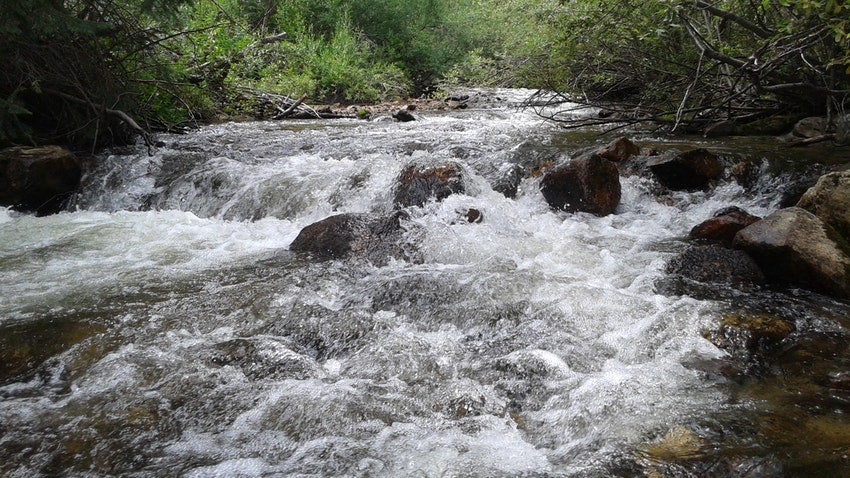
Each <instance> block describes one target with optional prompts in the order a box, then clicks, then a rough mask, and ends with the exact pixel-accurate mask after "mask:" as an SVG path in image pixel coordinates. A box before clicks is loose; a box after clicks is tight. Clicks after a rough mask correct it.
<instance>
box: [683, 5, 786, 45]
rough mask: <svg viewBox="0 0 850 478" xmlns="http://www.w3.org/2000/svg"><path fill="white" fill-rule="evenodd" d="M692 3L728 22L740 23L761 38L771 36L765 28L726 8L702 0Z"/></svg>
mask: <svg viewBox="0 0 850 478" xmlns="http://www.w3.org/2000/svg"><path fill="white" fill-rule="evenodd" d="M694 4H695V5H696V6H697V7H698V8H700V9H702V10H705V11H707V12H709V13H711V14H712V15H714V16H717V17H720V18H723V19H725V20H729V21H730V22H733V23H737V24H738V25H740V26H742V27H744V28H746V29H747V30H749V31H751V32H753V33H755V34H756V35H758V36H760V37H761V38H770V37H771V36H773V35H772V33H771V32H769V31H767V30H765V29H764V28H762V27H760V26H758V25H756V24H755V23H753V22H751V21H749V20H747V19H746V18H743V17H740V16H738V15H736V14H734V13H732V12H729V11H726V10H721V9H719V8H717V7H715V6H714V5H712V4H710V3H708V2H706V1H704V0H694Z"/></svg>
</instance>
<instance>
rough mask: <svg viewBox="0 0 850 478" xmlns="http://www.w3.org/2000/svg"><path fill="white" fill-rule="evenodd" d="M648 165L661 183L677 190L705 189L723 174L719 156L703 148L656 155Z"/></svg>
mask: <svg viewBox="0 0 850 478" xmlns="http://www.w3.org/2000/svg"><path fill="white" fill-rule="evenodd" d="M646 165H647V167H649V170H650V171H652V174H653V175H655V177H656V178H657V179H658V181H659V182H660V183H661V184H663V185H664V186H665V187H667V188H670V189H673V190H677V191H680V190H684V191H694V190H697V189H703V188H705V187H707V186H708V185H709V184H710V183H711V181H713V180H715V179H719V178H720V176H721V175H722V174H723V164H722V163H721V162H720V160H719V159H718V158H717V156H716V155H714V153H711V152H710V151H708V150H706V149H703V148H700V149H693V150H691V151H686V152H684V153H680V154H676V155H673V154H663V155H661V156H656V157H653V158H651V159H650V160H649V161H647V162H646Z"/></svg>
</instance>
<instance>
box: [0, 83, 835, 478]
mask: <svg viewBox="0 0 850 478" xmlns="http://www.w3.org/2000/svg"><path fill="white" fill-rule="evenodd" d="M526 93H528V92H523V91H502V92H496V93H490V94H491V99H493V98H494V97H495V96H496V95H497V94H498V95H499V97H500V101H496V100H494V103H495V104H490V105H488V106H487V107H481V108H470V109H469V110H464V111H455V112H451V113H439V114H437V113H434V114H428V113H423V114H418V115H417V116H418V121H415V122H411V123H397V122H392V121H389V120H388V119H387V118H384V119H381V118H378V119H377V120H373V121H370V122H365V121H358V120H334V121H319V120H316V121H288V122H254V123H239V124H237V123H228V124H222V125H213V126H206V127H203V128H201V129H200V130H198V131H195V132H192V133H190V134H187V135H164V136H161V137H160V138H159V139H160V140H161V141H162V142H163V143H164V146H162V147H159V148H157V149H156V150H155V151H154V152H153V154H152V155H148V154H147V151H146V149H145V148H144V147H142V146H139V147H131V148H124V149H115V150H112V151H109V152H107V153H104V154H102V155H101V156H99V157H97V158H95V160H94V161H93V163H92V165H91V166H90V167H89V168H88V171H87V175H86V177H85V178H84V184H83V187H82V189H81V191H80V192H79V194H78V195H77V196H76V197H75V198H73V201H72V204H71V205H70V207H69V210H68V212H64V213H61V214H58V215H54V216H49V217H41V218H37V217H34V216H30V215H22V214H19V213H15V212H12V211H10V210H5V209H0V288H2V293H1V294H0V328H2V334H3V336H4V338H3V339H2V340H3V341H4V342H3V347H4V348H5V351H4V352H2V354H3V356H2V358H3V361H4V364H3V365H4V367H6V370H5V371H3V372H2V373H3V375H2V376H0V417H2V419H0V475H2V476H9V477H31V476H56V475H62V476H86V477H88V476H118V475H120V476H139V477H142V476H187V477H207V476H221V477H231V476H244V477H254V476H256V477H268V476H423V477H425V476H428V477H431V476H434V477H449V476H480V477H493V476H530V477H535V476H540V477H542V476H612V475H621V476H630V475H631V474H640V473H643V471H645V470H646V469H645V468H641V467H642V466H645V465H641V464H640V458H639V455H640V453H638V452H636V451H635V450H639V449H640V447H642V446H644V445H645V444H647V443H652V442H653V441H654V440H658V439H659V437H664V436H667V435H669V434H670V433H671V431H672V432H674V434H675V432H676V431H677V430H690V431H691V432H690V433H692V434H695V435H699V436H700V437H703V438H704V437H708V436H711V435H712V433H715V434H720V435H718V436H722V433H726V432H728V433H729V434H730V436H732V435H735V434H737V435H736V436H737V437H738V438H739V442H740V443H748V445H746V446H750V449H749V450H750V451H749V452H748V457H750V458H751V457H753V456H754V457H758V459H759V460H762V461H758V460H757V461H755V462H753V461H752V459H750V458H748V459H750V461H748V462H747V461H746V460H738V462H735V463H744V462H746V463H745V464H747V463H748V464H749V465H748V466H750V468H748V469H752V468H756V469H757V471H758V470H759V469H760V470H762V471H764V472H765V473H767V475H769V474H770V473H769V472H770V471H771V470H776V469H778V470H782V469H783V468H782V467H783V462H782V459H776V460H773V461H768V462H767V464H766V465H765V464H764V461H763V458H764V457H769V456H771V453H770V450H769V449H768V445H766V444H763V443H761V442H760V441H759V440H761V438H759V437H758V436H755V437H753V438H752V439H751V440H750V441H749V442H748V441H747V440H748V439H749V438H750V437H749V436H748V435H747V433H748V432H747V431H746V430H748V429H749V428H748V427H749V425H741V422H747V421H748V420H750V418H747V417H753V416H756V415H758V414H759V413H760V412H759V408H760V405H759V403H760V401H759V400H760V399H759V398H758V397H755V398H753V397H750V396H747V397H744V398H741V397H740V396H739V395H736V393H735V392H733V391H732V390H731V389H730V386H729V380H728V379H727V378H724V377H723V376H721V375H719V374H713V373H708V372H706V371H705V370H704V369H701V368H700V367H695V366H693V364H695V363H706V362H711V361H713V360H717V359H722V358H723V357H724V356H725V353H724V352H723V351H722V350H720V349H718V348H717V347H715V346H714V345H712V343H710V342H709V341H708V340H706V339H705V338H704V337H703V330H705V329H710V328H713V327H714V328H716V325H717V322H718V320H719V318H720V317H721V316H722V315H723V314H724V313H726V312H728V311H729V310H730V309H731V308H733V302H735V301H740V300H744V301H746V299H741V298H740V297H738V296H737V295H739V294H737V293H734V292H730V293H729V294H728V295H727V298H725V299H724V298H723V297H721V298H714V299H705V298H695V297H691V296H689V295H665V294H661V293H659V292H658V291H657V287H656V282H657V281H658V280H659V279H661V278H662V277H663V276H664V275H665V274H664V266H665V264H666V262H667V261H668V260H669V259H670V258H671V257H672V256H673V255H675V254H676V253H677V252H680V251H681V250H683V249H684V248H685V244H684V242H683V240H682V239H683V238H684V237H685V236H686V235H687V233H688V231H689V230H690V228H691V227H693V226H694V225H695V224H697V223H699V222H701V221H703V220H704V219H706V218H708V217H710V215H711V214H712V212H713V211H715V210H717V209H719V208H722V207H726V206H731V205H736V206H740V207H743V208H745V209H747V210H748V211H749V212H751V213H753V214H758V215H765V214H768V213H770V212H772V211H773V210H775V209H776V208H777V201H778V198H777V197H776V195H775V194H774V195H772V194H769V193H760V194H751V193H747V192H745V191H744V190H743V189H742V188H741V187H740V186H738V185H737V184H735V183H734V182H732V181H723V182H721V183H720V184H719V185H718V186H717V187H716V188H714V189H712V190H711V191H708V192H695V193H674V194H672V195H671V196H669V197H668V198H667V200H665V201H659V200H658V198H657V195H656V194H655V193H653V191H652V186H651V184H650V183H649V181H648V180H646V179H642V178H639V177H637V176H632V177H627V176H623V177H621V181H622V187H623V198H622V201H621V204H620V206H619V208H618V210H617V213H616V214H613V215H610V216H606V217H596V216H592V215H589V214H583V213H578V214H568V213H563V212H557V211H553V210H551V209H550V208H549V207H548V206H547V204H546V202H545V201H544V199H543V197H542V195H541V194H540V192H539V189H538V186H537V181H539V179H535V178H529V179H525V180H523V182H522V183H521V184H520V188H519V193H518V195H517V197H516V198H515V199H508V198H505V197H504V196H503V195H502V194H500V193H498V192H495V191H493V189H492V188H491V186H490V184H491V183H492V182H493V180H494V179H495V178H497V177H499V175H500V174H502V173H503V172H504V171H506V170H507V169H508V168H509V167H510V166H511V165H512V164H517V163H522V162H527V161H529V160H533V161H540V162H543V161H547V160H553V161H558V160H563V159H565V158H568V157H569V153H570V152H572V151H575V150H577V149H579V148H580V147H584V146H588V145H593V144H604V142H607V140H608V139H610V138H601V137H599V136H597V134H596V132H589V133H588V132H584V133H583V134H577V135H575V136H573V137H569V136H565V134H564V133H563V132H562V131H561V130H560V129H559V128H558V127H556V126H553V125H551V124H548V123H545V122H543V121H542V120H540V119H539V118H538V117H536V116H535V115H534V114H533V113H532V112H530V111H522V110H518V109H517V108H514V107H512V101H513V102H515V101H518V100H519V98H520V97H521V95H522V94H526ZM643 139H644V140H646V141H656V142H657V141H659V140H658V139H657V138H649V137H645V138H643ZM636 141H637V142H638V143H641V138H640V137H638V138H636ZM753 154H755V155H756V156H757V154H758V153H753ZM529 158H531V159H529ZM445 160H452V161H456V162H458V163H460V164H461V165H462V166H463V168H464V169H465V172H466V173H467V175H468V177H469V178H470V181H469V184H468V187H467V192H466V193H465V194H457V195H452V196H449V197H448V198H446V199H445V200H443V201H441V202H430V203H428V204H426V205H425V206H423V207H414V208H411V209H409V210H408V217H407V218H406V219H404V220H403V222H402V225H403V227H404V230H405V234H404V236H405V241H406V242H407V243H408V244H409V245H410V247H411V248H412V249H415V250H416V256H417V260H412V261H405V260H395V259H393V260H390V261H389V262H388V263H386V264H384V265H375V264H372V263H369V262H367V261H365V260H359V259H357V258H352V259H346V260H335V261H326V262H316V261H312V260H310V259H308V258H305V257H302V256H299V255H296V254H293V253H290V252H289V251H288V245H289V244H290V242H292V240H293V239H294V238H295V237H296V235H297V234H298V232H299V231H300V230H301V229H302V228H303V227H304V226H306V225H308V224H310V223H313V222H315V221H318V220H321V219H323V218H325V217H327V216H330V215H332V214H338V213H343V212H377V213H386V212H389V211H390V210H391V209H392V194H393V188H394V184H395V181H396V178H397V176H398V175H399V173H400V171H401V169H402V168H403V167H404V166H405V165H407V164H409V163H410V162H411V161H419V162H427V161H445ZM764 190H766V191H770V190H771V188H769V187H767V188H764ZM468 208H475V209H478V210H479V211H481V212H482V214H483V221H482V222H481V223H476V224H470V223H467V222H466V221H465V220H462V219H463V213H462V212H463V211H465V210H467V209H468ZM718 287H719V286H718ZM736 294H737V295H736ZM804 295H805V294H804ZM728 297H733V298H731V299H730V298H728ZM735 297H737V298H735ZM789 300H791V299H789ZM795 300H798V301H799V303H798V302H795V304H796V306H797V307H798V308H800V310H802V312H800V317H801V318H800V319H799V320H800V321H805V323H807V324H809V328H810V329H813V330H818V331H821V332H823V333H833V334H838V335H841V334H843V333H844V332H842V330H843V329H842V327H841V326H840V325H839V324H838V322H837V320H836V319H835V317H834V316H831V315H830V313H826V312H821V313H820V315H818V313H817V311H819V310H820V311H823V310H832V311H835V310H839V311H843V310H844V309H842V307H845V306H844V305H842V304H839V303H831V305H830V306H829V307H832V308H831V309H830V308H829V307H827V308H824V307H822V306H821V305H819V304H821V302H822V301H823V299H817V300H815V299H811V300H810V299H807V298H806V297H803V298H801V299H795ZM818 300H819V301H821V302H817V301H818ZM813 311H814V312H813ZM841 313H843V312H840V313H835V314H836V315H841ZM752 420H755V419H754V418H753V419H752ZM765 440H766V439H765ZM721 441H722V440H721V438H717V444H716V445H712V444H708V445H704V446H703V448H712V447H713V448H718V447H720V443H721ZM771 446H772V445H771ZM745 455H747V453H745ZM729 466H730V467H731V468H728V469H733V470H734V469H736V468H734V467H735V466H739V465H735V464H733V465H729ZM740 466H743V465H740ZM759 466H760V467H761V468H758V467H759ZM771 467H773V468H771ZM786 469H787V468H786ZM682 470H684V471H682V473H684V474H687V473H688V472H689V471H688V470H689V469H688V468H684V469H682ZM693 470H697V468H694V469H691V471H693ZM724 470H727V468H724ZM668 471H669V470H668ZM674 471H675V469H674ZM680 471H681V470H680ZM693 472H694V473H697V472H696V471H693ZM767 475H765V476H767ZM740 476H751V475H746V474H745V473H743V472H741V473H740ZM752 476H762V475H752Z"/></svg>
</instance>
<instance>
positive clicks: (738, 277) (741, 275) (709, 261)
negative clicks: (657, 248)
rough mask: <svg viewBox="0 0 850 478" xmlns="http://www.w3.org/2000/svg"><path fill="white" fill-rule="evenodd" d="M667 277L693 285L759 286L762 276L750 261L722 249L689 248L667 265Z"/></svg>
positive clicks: (745, 257)
mask: <svg viewBox="0 0 850 478" xmlns="http://www.w3.org/2000/svg"><path fill="white" fill-rule="evenodd" d="M667 273H668V274H678V275H681V276H682V277H686V278H688V279H691V280H695V281H697V282H712V283H730V284H760V283H762V282H764V274H762V271H761V270H760V269H759V266H758V265H757V264H756V262H755V261H754V260H753V258H752V257H750V256H749V255H747V254H746V253H745V252H743V251H737V250H733V249H727V248H725V247H721V246H717V245H710V246H693V247H690V248H688V249H687V250H686V251H685V252H683V253H682V254H680V255H679V256H677V257H675V258H674V259H673V260H671V261H670V262H669V263H668V264H667Z"/></svg>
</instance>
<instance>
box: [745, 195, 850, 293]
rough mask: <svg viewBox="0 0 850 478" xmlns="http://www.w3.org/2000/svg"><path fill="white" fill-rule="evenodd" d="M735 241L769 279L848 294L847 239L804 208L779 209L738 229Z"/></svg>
mask: <svg viewBox="0 0 850 478" xmlns="http://www.w3.org/2000/svg"><path fill="white" fill-rule="evenodd" d="M734 244H735V247H737V248H739V249H742V250H744V251H746V252H747V253H748V254H750V255H751V256H752V257H753V258H754V259H755V260H756V262H757V263H758V265H759V266H760V267H761V269H762V271H764V274H765V276H766V277H767V279H768V280H769V281H772V282H776V283H784V284H791V285H795V286H798V287H802V288H805V289H810V290H814V291H818V292H824V293H827V294H831V295H834V296H837V297H848V296H850V281H848V279H849V278H850V277H848V272H850V257H848V254H847V250H848V249H847V246H846V242H845V241H844V240H843V239H841V237H840V236H839V235H838V234H837V233H836V232H835V230H834V229H833V228H832V227H830V226H829V225H827V224H825V223H824V222H823V221H821V220H820V219H819V218H818V217H817V216H815V215H814V214H812V213H810V212H808V211H806V210H804V209H801V208H796V207H793V208H787V209H781V210H779V211H777V212H775V213H773V214H771V215H769V216H767V217H766V218H764V219H762V220H761V221H758V222H756V223H754V224H752V225H750V226H747V227H745V228H744V229H742V230H741V231H739V232H738V234H737V235H736V236H735V241H734Z"/></svg>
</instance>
